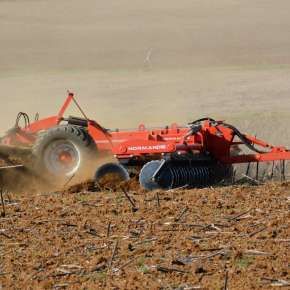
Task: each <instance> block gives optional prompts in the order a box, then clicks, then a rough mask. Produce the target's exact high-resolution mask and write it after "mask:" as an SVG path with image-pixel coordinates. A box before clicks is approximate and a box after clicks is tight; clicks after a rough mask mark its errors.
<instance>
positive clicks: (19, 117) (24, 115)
mask: <svg viewBox="0 0 290 290" xmlns="http://www.w3.org/2000/svg"><path fill="white" fill-rule="evenodd" d="M21 118H23V120H24V128H27V127H28V126H29V125H30V119H29V116H28V115H27V114H26V113H24V112H19V113H18V115H17V117H16V122H15V127H16V128H18V127H19V123H20V120H21Z"/></svg>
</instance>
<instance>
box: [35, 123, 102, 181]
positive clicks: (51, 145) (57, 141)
mask: <svg viewBox="0 0 290 290" xmlns="http://www.w3.org/2000/svg"><path fill="white" fill-rule="evenodd" d="M32 152H33V156H34V170H36V171H37V172H38V173H39V174H40V175H42V176H43V177H45V178H46V179H48V180H50V181H51V182H56V183H59V182H65V181H66V180H68V179H70V178H72V177H76V178H77V179H78V180H81V179H82V178H84V177H88V175H89V176H90V173H93V172H94V169H95V168H94V167H93V166H94V163H95V161H96V158H97V146H96V144H95V142H94V140H93V139H92V137H91V136H90V135H89V134H88V133H87V131H86V130H85V129H84V128H82V127H78V126H72V125H61V126H57V127H53V128H51V129H49V130H47V131H44V132H41V133H40V134H39V136H38V138H37V140H36V142H35V144H34V146H33V150H32ZM91 176H93V175H91Z"/></svg>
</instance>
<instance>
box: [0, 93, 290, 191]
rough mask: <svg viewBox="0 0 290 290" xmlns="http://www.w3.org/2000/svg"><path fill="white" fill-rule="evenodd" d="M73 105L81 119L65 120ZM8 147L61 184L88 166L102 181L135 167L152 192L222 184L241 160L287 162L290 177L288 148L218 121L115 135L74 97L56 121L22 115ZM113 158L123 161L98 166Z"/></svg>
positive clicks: (5, 142)
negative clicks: (26, 152)
mask: <svg viewBox="0 0 290 290" xmlns="http://www.w3.org/2000/svg"><path fill="white" fill-rule="evenodd" d="M71 103H74V104H75V105H76V106H77V108H78V109H79V111H80V113H81V115H82V116H81V117H73V116H68V117H65V112H66V110H67V108H68V107H69V106H70V104H71ZM21 120H23V125H22V126H21V125H20V123H21ZM1 144H2V145H1V146H8V147H11V146H14V147H15V146H16V147H21V148H29V149H31V151H32V156H33V159H34V162H33V168H34V170H36V171H37V172H38V173H41V175H44V176H48V177H50V178H51V179H53V180H65V179H70V178H72V177H74V176H77V175H82V172H84V171H86V170H87V168H90V169H92V168H93V169H94V170H95V180H96V181H97V182H98V181H99V180H100V179H101V178H103V177H104V176H106V175H108V174H117V175H118V176H119V177H120V178H121V179H122V180H128V179H129V178H130V172H132V170H134V171H135V172H137V173H138V174H139V182H140V185H141V186H142V187H143V188H145V189H147V190H154V189H159V188H161V189H171V188H177V187H183V186H188V187H204V186H210V185H214V184H217V183H220V182H222V181H223V180H227V179H231V178H232V175H233V165H234V164H238V163H248V164H251V163H256V164H257V169H258V164H259V162H270V161H272V162H274V161H279V162H280V165H281V173H282V175H283V176H285V160H289V159H290V151H289V150H287V149H286V148H285V147H282V146H279V147H277V146H273V145H270V144H268V143H267V142H264V141H262V140H259V139H257V138H256V137H254V136H250V135H247V134H243V133H241V132H240V131H239V130H238V129H237V128H235V127H234V126H232V125H229V124H227V123H225V122H224V121H216V120H214V119H212V118H202V119H198V120H196V121H194V122H191V123H189V124H188V125H187V126H178V125H177V124H172V125H170V126H166V127H163V128H153V129H149V128H146V127H145V125H143V124H141V125H139V127H138V128H137V129H135V130H119V129H116V130H108V129H106V128H104V127H102V126H101V125H100V124H99V123H98V122H96V121H95V120H92V119H89V118H88V117H87V115H86V114H85V113H84V111H83V110H82V108H81V107H80V105H79V103H78V102H77V100H76V98H75V96H74V94H73V93H71V92H68V96H67V98H66V100H65V102H64V104H63V105H62V107H61V109H60V110H59V112H58V114H56V115H55V116H51V117H48V118H44V119H38V117H37V118H36V119H35V120H34V121H33V122H30V120H29V117H28V116H27V114H25V113H19V115H18V117H17V120H16V124H15V126H14V127H13V128H12V129H11V130H9V131H8V132H7V134H6V135H5V136H4V137H3V138H2V139H1ZM243 146H244V147H245V148H246V153H245V150H241V147H243ZM105 154H110V155H113V156H114V157H115V158H116V160H117V162H115V163H112V162H109V163H106V164H104V165H102V166H100V167H99V168H95V167H96V164H97V160H98V158H99V157H100V156H102V155H105Z"/></svg>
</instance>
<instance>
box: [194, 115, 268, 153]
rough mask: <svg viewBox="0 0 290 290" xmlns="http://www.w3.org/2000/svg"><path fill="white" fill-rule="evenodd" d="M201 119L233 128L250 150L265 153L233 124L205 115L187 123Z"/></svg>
mask: <svg viewBox="0 0 290 290" xmlns="http://www.w3.org/2000/svg"><path fill="white" fill-rule="evenodd" d="M203 121H210V122H211V123H215V124H216V125H217V124H219V125H223V126H224V127H226V128H229V129H231V130H233V132H234V133H235V135H236V136H238V137H239V138H240V140H241V141H242V143H243V144H244V145H245V146H247V147H248V148H249V149H250V150H252V151H254V152H257V153H267V152H266V151H261V150H259V149H257V148H256V147H255V146H254V145H253V144H252V143H251V142H250V141H249V140H248V139H247V137H245V135H244V134H243V133H241V132H240V131H239V130H238V129H237V128H236V127H234V126H233V125H230V124H227V123H224V122H217V121H216V120H215V119H213V118H209V117H205V118H201V119H198V120H195V121H193V122H191V123H189V125H195V124H197V123H200V122H203Z"/></svg>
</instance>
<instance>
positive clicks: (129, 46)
mask: <svg viewBox="0 0 290 290" xmlns="http://www.w3.org/2000/svg"><path fill="white" fill-rule="evenodd" d="M289 11H290V1H289V0H277V1H273V0H243V1H241V0H240V1H238V0H219V1H214V0H180V1H174V0H146V1H144V0H143V1H140V0H131V1H129V0H118V1H105V0H103V1H100V0H95V1H92V0H85V1H79V0H61V1H59V0H58V1H56V0H30V1H29V0H0V114H1V115H0V120H1V125H0V131H1V132H3V130H4V129H7V128H9V127H10V126H12V125H13V122H14V119H15V115H16V114H17V112H18V111H27V112H28V113H29V114H34V113H35V112H37V111H38V112H39V113H40V114H41V116H43V115H46V114H53V113H55V112H56V110H57V108H58V107H59V105H60V104H61V103H62V101H63V99H64V97H65V94H66V90H67V89H71V90H73V91H74V92H76V93H77V95H78V96H79V101H80V102H81V104H82V105H83V107H84V109H85V111H86V112H87V113H88V115H90V116H91V117H93V118H96V119H97V120H99V122H100V123H102V124H103V125H104V126H106V127H110V128H115V127H134V126H136V125H137V124H138V123H140V122H145V123H146V124H148V125H165V124H167V123H170V122H179V123H185V122H187V121H190V120H193V119H197V118H200V117H202V116H205V115H206V116H209V115H210V116H213V117H216V118H223V119H224V118H226V119H227V120H228V122H232V123H234V124H237V125H239V126H241V127H242V128H245V129H251V130H253V133H258V136H262V137H264V136H266V137H267V139H268V140H270V141H274V142H275V143H278V144H279V143H282V142H285V143H287V145H290V136H289V134H288V132H290V131H289V128H288V126H289V124H290V122H289V120H290V116H289V109H290V37H289V35H290V16H289V15H290V14H289Z"/></svg>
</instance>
